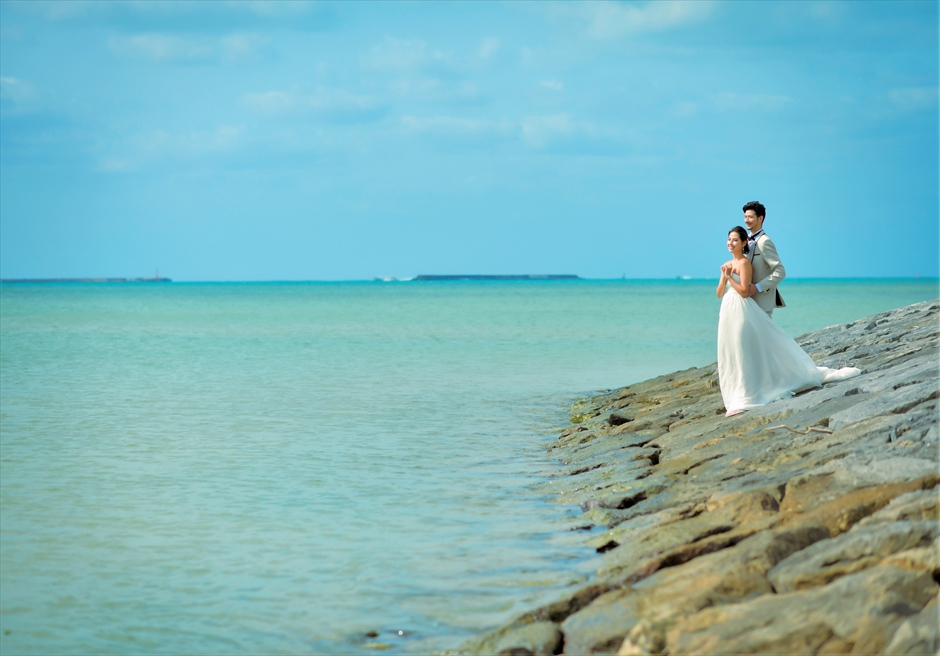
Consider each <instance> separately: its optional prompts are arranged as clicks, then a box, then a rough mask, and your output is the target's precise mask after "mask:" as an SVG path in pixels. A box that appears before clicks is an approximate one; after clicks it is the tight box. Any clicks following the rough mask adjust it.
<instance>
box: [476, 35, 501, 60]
mask: <svg viewBox="0 0 940 656" xmlns="http://www.w3.org/2000/svg"><path fill="white" fill-rule="evenodd" d="M499 48H500V43H499V39H495V38H492V37H491V38H487V39H483V43H481V44H480V48H479V49H478V50H477V55H478V56H479V57H480V59H482V60H484V61H487V60H490V59H492V58H493V57H494V56H495V55H496V53H497V52H499Z"/></svg>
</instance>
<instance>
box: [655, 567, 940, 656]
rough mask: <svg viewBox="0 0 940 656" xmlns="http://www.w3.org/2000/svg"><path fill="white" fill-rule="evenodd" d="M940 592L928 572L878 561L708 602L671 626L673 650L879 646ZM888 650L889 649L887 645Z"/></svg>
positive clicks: (870, 649) (868, 649)
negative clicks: (802, 586)
mask: <svg viewBox="0 0 940 656" xmlns="http://www.w3.org/2000/svg"><path fill="white" fill-rule="evenodd" d="M936 594H937V583H936V582H935V581H934V580H933V578H932V577H930V576H928V575H927V574H925V573H923V572H910V571H905V570H901V569H897V568H894V567H873V568H871V569H868V570H865V571H862V572H858V573H855V574H851V575H848V576H845V577H843V578H841V579H839V580H838V581H836V582H834V583H831V584H829V585H827V586H824V587H821V588H813V589H810V590H804V591H797V592H791V593H787V594H780V595H766V596H763V597H759V598H757V599H754V600H752V601H748V602H744V603H740V604H730V605H725V606H718V607H715V608H708V609H705V610H703V611H701V612H699V613H697V614H695V615H692V616H691V617H688V618H686V619H683V620H681V621H680V622H678V623H677V624H676V625H675V626H674V627H673V628H672V629H671V630H670V631H669V632H668V633H667V647H666V649H667V652H668V653H672V654H715V653H721V654H769V653H774V654H815V653H817V652H818V651H819V650H820V649H822V648H823V646H824V645H826V644H827V643H833V642H835V641H838V642H840V643H841V644H842V645H843V646H845V645H848V644H851V645H852V649H853V650H854V649H856V648H858V652H859V653H865V654H877V653H882V652H883V651H884V650H885V648H886V647H887V645H888V643H889V641H890V640H891V639H892V637H893V636H894V634H895V632H896V631H897V629H898V627H899V626H900V625H901V624H902V623H904V622H905V621H906V620H907V619H908V618H909V617H911V616H912V615H916V614H918V613H920V612H921V610H922V609H923V608H924V607H925V606H926V605H927V604H928V603H929V602H930V600H931V599H932V598H933V597H934V596H935V595H936ZM887 653H890V652H887Z"/></svg>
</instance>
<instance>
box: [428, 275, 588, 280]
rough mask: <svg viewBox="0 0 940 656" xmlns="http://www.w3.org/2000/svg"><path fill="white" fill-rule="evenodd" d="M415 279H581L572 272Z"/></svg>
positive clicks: (429, 276) (430, 276)
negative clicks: (571, 273)
mask: <svg viewBox="0 0 940 656" xmlns="http://www.w3.org/2000/svg"><path fill="white" fill-rule="evenodd" d="M414 279H415V280H580V278H578V276H575V275H570V274H547V275H538V274H527V275H520V276H516V275H482V276H474V275H465V276H464V275H454V276H437V275H420V276H415V278H414Z"/></svg>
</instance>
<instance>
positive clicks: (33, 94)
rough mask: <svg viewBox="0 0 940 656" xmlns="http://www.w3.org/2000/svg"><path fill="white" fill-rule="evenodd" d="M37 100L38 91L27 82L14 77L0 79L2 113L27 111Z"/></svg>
mask: <svg viewBox="0 0 940 656" xmlns="http://www.w3.org/2000/svg"><path fill="white" fill-rule="evenodd" d="M38 99H39V92H38V90H37V89H36V87H35V86H34V85H32V84H30V83H29V82H26V81H24V80H21V79H19V78H15V77H0V107H2V108H3V110H4V112H16V113H19V112H25V111H29V109H30V108H31V107H33V106H35V104H36V102H37V101H38Z"/></svg>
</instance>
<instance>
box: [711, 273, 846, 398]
mask: <svg viewBox="0 0 940 656" xmlns="http://www.w3.org/2000/svg"><path fill="white" fill-rule="evenodd" d="M735 280H737V276H735ZM860 373H862V372H861V371H860V370H859V369H856V368H855V367H845V368H842V369H828V368H826V367H817V366H816V363H814V362H813V360H812V358H810V357H809V355H807V354H806V353H805V352H804V351H803V349H801V348H800V345H799V344H797V343H796V341H795V340H794V339H793V338H792V337H790V336H789V335H788V334H787V333H786V332H784V330H783V329H782V328H781V327H780V326H778V325H777V324H776V323H774V320H773V319H771V318H770V317H769V316H768V315H767V313H766V312H764V310H762V309H761V307H760V306H759V305H758V304H757V302H756V301H755V300H754V299H752V298H742V297H741V295H740V294H738V293H737V292H736V291H735V290H734V289H733V288H731V287H730V285H729V287H728V288H727V289H726V290H725V294H724V296H723V297H722V299H721V311H720V312H719V314H718V384H719V387H721V398H722V399H724V402H725V408H726V409H727V411H728V412H729V413H734V412H735V411H740V410H747V409H749V408H755V407H757V406H760V405H765V404H767V403H771V402H772V401H776V400H778V399H783V398H786V397H788V396H793V395H794V394H796V393H797V392H801V391H803V390H807V389H810V388H813V387H820V386H821V385H822V384H823V383H829V382H833V381H836V380H844V379H846V378H851V377H852V376H857V375H859V374H860Z"/></svg>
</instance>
